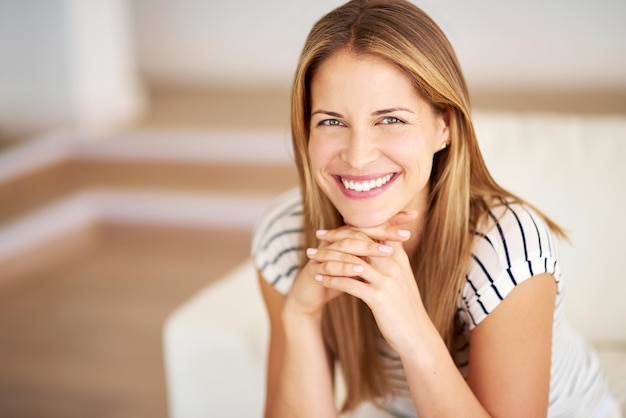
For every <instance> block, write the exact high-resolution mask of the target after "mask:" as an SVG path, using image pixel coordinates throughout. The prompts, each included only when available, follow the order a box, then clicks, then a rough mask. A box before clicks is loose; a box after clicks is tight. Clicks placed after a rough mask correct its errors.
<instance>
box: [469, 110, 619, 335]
mask: <svg viewBox="0 0 626 418" xmlns="http://www.w3.org/2000/svg"><path fill="white" fill-rule="evenodd" d="M474 120H475V125H476V131H477V135H478V138H479V143H480V145H481V149H482V151H483V154H484V157H485V161H486V163H487V166H488V167H489V168H490V170H491V172H492V174H493V176H494V177H495V179H496V180H497V181H498V182H500V183H501V184H502V185H503V186H504V187H506V188H508V189H509V190H511V191H513V192H514V193H516V194H518V195H519V196H521V197H522V198H524V199H527V200H528V201H529V202H530V203H532V204H534V205H536V206H538V207H539V209H540V210H542V211H543V212H544V213H546V214H547V215H548V216H550V217H551V218H552V219H553V220H554V221H556V222H557V223H559V224H560V225H561V226H562V227H563V228H565V229H566V231H567V232H568V234H569V237H570V239H571V243H572V245H569V244H568V243H566V242H562V243H561V244H560V254H561V271H562V272H563V278H564V280H565V283H566V288H567V292H568V296H567V302H566V312H567V316H568V318H569V319H570V321H571V322H572V324H573V325H574V327H575V328H576V329H578V330H579V331H580V332H581V333H582V334H583V335H585V336H586V337H588V338H589V339H591V340H592V341H593V342H595V343H600V342H602V343H603V344H605V343H607V342H611V343H613V342H615V341H621V342H624V341H626V301H625V300H624V299H623V298H624V297H626V270H625V269H624V268H623V262H622V260H623V259H624V258H625V257H626V252H625V251H626V245H625V244H624V239H626V216H625V215H624V212H625V209H626V118H617V117H614V118H613V117H581V116H573V115H570V116H568V115H550V114H547V115H546V114H521V113H511V114H498V113H495V114H494V113H478V114H476V115H475V117H474Z"/></svg>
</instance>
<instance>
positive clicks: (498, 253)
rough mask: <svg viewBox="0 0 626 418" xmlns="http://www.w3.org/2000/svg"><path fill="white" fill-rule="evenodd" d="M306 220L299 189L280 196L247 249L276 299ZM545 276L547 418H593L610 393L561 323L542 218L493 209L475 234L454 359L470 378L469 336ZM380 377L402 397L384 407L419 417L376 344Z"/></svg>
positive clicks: (398, 368)
mask: <svg viewBox="0 0 626 418" xmlns="http://www.w3.org/2000/svg"><path fill="white" fill-rule="evenodd" d="M303 252H304V247H303V214H302V203H301V200H300V193H299V191H298V190H297V189H294V190H291V191H289V192H288V193H286V194H284V195H282V196H281V197H279V198H278V199H277V200H276V201H275V202H274V203H273V204H272V205H270V207H269V208H267V210H266V211H265V212H264V214H263V215H262V216H261V218H260V219H259V221H258V223H257V226H256V229H255V234H254V238H253V242H252V254H253V260H254V263H255V266H256V267H257V269H258V270H259V271H260V272H261V275H262V276H263V277H264V278H265V279H266V280H267V281H268V282H270V283H271V284H272V285H273V286H274V287H275V288H276V289H277V290H278V291H279V292H281V293H283V294H287V293H288V292H289V290H290V289H291V286H292V284H293V281H294V280H295V278H296V276H297V274H298V272H299V270H300V267H301V263H302V262H303V260H304V257H303ZM542 273H548V274H550V275H552V276H553V277H554V279H555V281H556V283H557V297H556V306H555V311H554V323H553V337H552V338H553V341H552V366H551V375H550V400H549V410H548V416H549V417H551V418H556V417H564V418H565V417H567V418H571V417H591V416H594V411H595V409H596V408H597V407H598V405H599V404H600V402H601V401H602V400H603V399H604V397H605V396H606V393H607V386H606V381H605V378H604V375H603V373H602V370H601V367H600V364H599V362H598V359H597V357H596V355H595V353H594V352H593V349H592V348H591V347H590V346H589V345H588V344H587V343H586V342H585V341H584V340H583V339H581V338H580V337H579V336H578V335H577V334H575V333H574V332H573V331H572V330H571V328H570V327H569V325H568V324H567V322H566V320H565V313H564V307H563V301H564V298H565V286H564V282H563V279H562V276H561V269H560V265H559V261H558V250H557V245H556V241H555V239H554V237H553V235H552V233H551V231H550V229H549V228H548V226H547V225H546V224H545V223H544V221H543V220H542V218H541V217H539V216H537V214H536V213H534V212H533V211H532V210H531V209H530V208H528V207H526V206H524V205H521V204H518V203H505V202H503V204H501V205H495V206H494V207H493V208H491V210H490V211H489V213H488V216H487V219H486V221H485V222H483V224H482V225H479V227H478V228H477V231H476V232H475V237H474V243H473V247H472V251H471V259H470V263H469V268H468V271H467V275H466V281H465V284H464V286H463V289H462V291H461V294H460V296H459V298H458V301H457V315H458V318H459V320H460V323H461V325H462V332H461V333H460V334H459V336H458V338H457V340H456V343H455V347H454V352H453V356H454V360H455V363H456V365H457V367H458V368H459V370H460V371H461V373H462V374H463V375H464V376H466V377H467V369H468V361H469V335H470V333H471V331H472V330H473V329H474V328H475V327H476V326H477V325H478V324H480V323H481V322H482V321H483V320H484V319H485V318H486V317H487V316H488V315H489V314H490V313H491V312H493V310H494V309H495V308H496V307H497V306H498V305H499V304H500V302H501V301H502V300H503V299H504V298H506V297H507V296H508V295H509V294H510V293H511V291H512V290H513V289H514V288H515V286H517V285H518V284H520V283H522V282H524V281H525V280H527V279H529V278H531V277H533V276H535V275H538V274H542ZM379 352H380V354H381V356H382V359H383V364H384V371H385V373H386V375H387V376H388V377H389V378H390V381H391V382H392V384H393V385H394V388H395V389H396V391H397V393H398V395H399V396H396V397H395V398H393V399H389V400H387V401H384V400H383V401H382V402H383V405H384V407H385V408H386V409H387V411H388V412H390V413H392V414H393V415H394V416H398V417H417V413H416V411H415V408H414V406H413V402H412V401H411V398H410V393H409V391H408V384H407V383H406V376H405V374H404V370H403V368H402V364H401V362H400V358H399V357H398V355H397V353H395V352H394V351H393V350H392V349H391V347H389V345H388V344H387V343H386V342H385V341H384V340H382V339H381V342H380V350H379Z"/></svg>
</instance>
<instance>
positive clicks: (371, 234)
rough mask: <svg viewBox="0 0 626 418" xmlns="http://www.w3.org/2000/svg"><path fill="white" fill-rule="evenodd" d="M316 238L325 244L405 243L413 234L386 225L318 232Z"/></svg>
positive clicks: (348, 227) (349, 227)
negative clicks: (342, 242) (341, 242)
mask: <svg viewBox="0 0 626 418" xmlns="http://www.w3.org/2000/svg"><path fill="white" fill-rule="evenodd" d="M316 237H317V239H319V240H320V241H321V242H323V243H327V244H328V243H332V242H339V241H342V240H346V241H350V242H358V241H361V242H362V243H372V242H374V243H376V244H380V243H382V242H383V241H399V242H404V241H406V240H408V239H409V238H410V237H411V232H410V231H409V230H406V229H402V228H400V227H396V226H391V225H388V224H384V225H381V226H378V227H372V228H367V229H366V228H363V229H360V228H354V227H351V226H345V227H342V228H337V229H331V230H328V231H327V230H319V231H316Z"/></svg>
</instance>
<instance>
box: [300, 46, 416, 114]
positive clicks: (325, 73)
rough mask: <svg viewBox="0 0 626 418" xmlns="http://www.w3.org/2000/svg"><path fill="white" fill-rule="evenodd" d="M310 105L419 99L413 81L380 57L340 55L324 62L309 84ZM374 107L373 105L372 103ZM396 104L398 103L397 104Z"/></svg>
mask: <svg viewBox="0 0 626 418" xmlns="http://www.w3.org/2000/svg"><path fill="white" fill-rule="evenodd" d="M310 87H311V101H312V105H313V106H315V105H316V104H318V105H319V104H325V103H327V102H331V103H330V104H336V105H339V104H344V105H347V104H349V103H354V104H358V103H360V104H367V103H372V102H381V101H382V102H389V103H387V104H388V105H391V104H393V103H391V102H403V101H415V100H420V99H421V98H420V97H419V95H418V94H417V92H416V89H415V87H414V85H413V83H412V80H411V79H410V78H409V77H408V76H407V75H406V73H405V72H403V71H402V70H401V69H400V68H399V67H398V66H397V65H395V64H394V63H392V62H390V61H388V60H386V59H383V58H381V57H378V56H375V55H370V54H361V55H356V54H354V53H351V52H348V51H339V52H336V53H335V54H333V55H331V56H330V57H329V58H327V59H326V60H324V61H323V62H322V64H320V66H319V67H318V69H317V71H316V72H315V74H314V75H313V78H312V80H311V86H310ZM372 104H373V103H372ZM396 104H397V103H396Z"/></svg>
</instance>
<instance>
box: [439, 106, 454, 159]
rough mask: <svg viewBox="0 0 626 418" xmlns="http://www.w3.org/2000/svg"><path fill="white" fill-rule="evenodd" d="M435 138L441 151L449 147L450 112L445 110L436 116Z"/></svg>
mask: <svg viewBox="0 0 626 418" xmlns="http://www.w3.org/2000/svg"><path fill="white" fill-rule="evenodd" d="M435 117H436V126H437V136H438V138H439V144H441V147H442V149H443V148H445V147H446V146H448V145H450V139H451V135H450V110H448V109H446V110H444V111H441V112H437V114H436V116H435Z"/></svg>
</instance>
